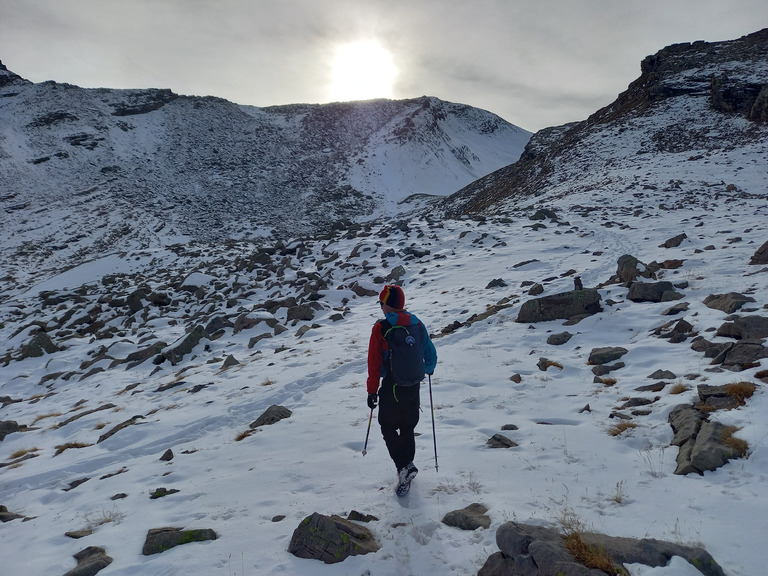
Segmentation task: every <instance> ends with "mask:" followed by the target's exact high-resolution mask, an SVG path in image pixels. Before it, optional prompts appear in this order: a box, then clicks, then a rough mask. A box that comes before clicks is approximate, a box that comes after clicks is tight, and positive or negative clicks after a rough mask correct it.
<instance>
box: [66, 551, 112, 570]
mask: <svg viewBox="0 0 768 576" xmlns="http://www.w3.org/2000/svg"><path fill="white" fill-rule="evenodd" d="M74 558H75V560H77V566H75V567H74V568H72V570H70V571H69V572H67V573H66V574H64V576H93V575H94V574H96V573H97V572H99V570H101V569H102V568H106V567H107V566H109V565H110V564H112V558H110V557H109V556H107V552H106V550H104V548H101V547H98V546H88V548H86V549H84V550H80V552H78V553H77V554H75V555H74Z"/></svg>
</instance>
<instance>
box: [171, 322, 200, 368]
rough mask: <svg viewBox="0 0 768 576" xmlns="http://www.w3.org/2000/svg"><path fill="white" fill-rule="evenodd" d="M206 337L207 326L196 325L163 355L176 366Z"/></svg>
mask: <svg viewBox="0 0 768 576" xmlns="http://www.w3.org/2000/svg"><path fill="white" fill-rule="evenodd" d="M203 337H205V328H203V327H202V326H200V325H198V326H195V327H194V328H193V329H192V331H191V332H190V333H189V334H187V335H186V336H185V337H184V339H183V340H182V341H181V342H180V343H179V344H178V345H177V346H175V347H173V348H171V349H170V350H166V351H165V352H164V353H163V356H164V357H165V358H166V360H169V361H170V362H171V364H173V365H174V366H175V365H176V364H178V363H179V362H181V359H182V358H183V357H184V356H186V355H187V354H189V353H190V352H192V350H193V349H194V348H195V346H197V345H198V344H199V343H200V340H202V339H203Z"/></svg>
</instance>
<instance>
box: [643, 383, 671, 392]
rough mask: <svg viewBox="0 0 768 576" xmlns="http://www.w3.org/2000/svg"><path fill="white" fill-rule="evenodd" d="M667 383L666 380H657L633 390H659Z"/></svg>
mask: <svg viewBox="0 0 768 576" xmlns="http://www.w3.org/2000/svg"><path fill="white" fill-rule="evenodd" d="M666 385H667V383H666V382H657V383H656V384H646V385H645V386H638V387H637V388H635V392H661V391H662V390H664V387H665V386H666Z"/></svg>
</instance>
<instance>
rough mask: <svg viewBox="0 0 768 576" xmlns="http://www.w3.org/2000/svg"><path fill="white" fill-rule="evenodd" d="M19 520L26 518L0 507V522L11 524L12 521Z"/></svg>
mask: <svg viewBox="0 0 768 576" xmlns="http://www.w3.org/2000/svg"><path fill="white" fill-rule="evenodd" d="M17 518H24V516H22V515H21V514H16V513H15V512H9V511H8V508H6V507H5V506H2V505H0V522H3V523H5V522H10V521H11V520H16V519H17Z"/></svg>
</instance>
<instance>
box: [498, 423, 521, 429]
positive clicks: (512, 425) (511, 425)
mask: <svg viewBox="0 0 768 576" xmlns="http://www.w3.org/2000/svg"><path fill="white" fill-rule="evenodd" d="M501 429H502V430H517V429H518V428H517V426H516V425H515V424H504V426H502V427H501Z"/></svg>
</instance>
